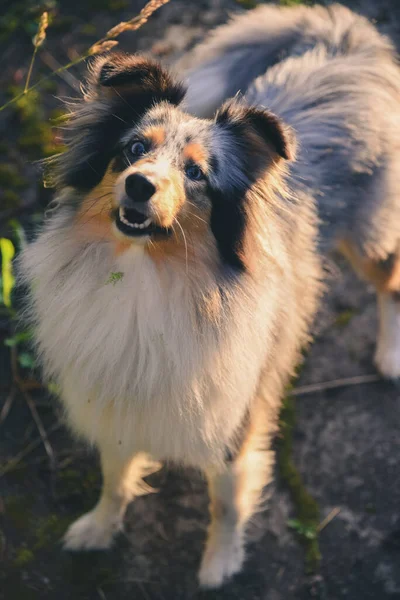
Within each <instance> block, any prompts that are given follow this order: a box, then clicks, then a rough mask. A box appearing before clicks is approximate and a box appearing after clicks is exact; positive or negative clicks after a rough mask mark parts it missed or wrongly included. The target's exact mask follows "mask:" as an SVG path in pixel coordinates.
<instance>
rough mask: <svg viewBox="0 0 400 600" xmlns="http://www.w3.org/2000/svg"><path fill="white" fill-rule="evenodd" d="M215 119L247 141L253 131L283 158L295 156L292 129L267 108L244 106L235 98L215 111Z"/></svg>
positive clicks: (289, 158)
mask: <svg viewBox="0 0 400 600" xmlns="http://www.w3.org/2000/svg"><path fill="white" fill-rule="evenodd" d="M215 121H216V123H217V124H219V125H221V126H225V127H228V128H230V129H231V130H232V131H233V132H236V133H237V135H239V136H241V137H244V138H247V139H248V140H249V141H250V140H251V136H252V134H253V135H254V133H255V134H256V135H257V136H259V138H260V139H261V140H263V141H264V142H265V143H266V144H267V147H268V148H269V149H270V150H272V152H273V153H275V154H276V155H277V156H279V157H281V158H284V159H285V160H294V158H295V155H296V140H295V136H294V132H293V130H292V129H291V128H290V127H287V126H286V125H284V123H283V122H282V121H281V120H280V119H279V118H278V117H277V116H276V115H274V114H273V113H272V112H270V111H269V110H266V109H263V108H256V107H253V106H246V105H245V104H242V103H240V102H238V101H237V100H234V101H228V102H227V103H225V104H224V105H223V106H222V107H221V108H220V110H219V111H218V112H217V114H216V117H215Z"/></svg>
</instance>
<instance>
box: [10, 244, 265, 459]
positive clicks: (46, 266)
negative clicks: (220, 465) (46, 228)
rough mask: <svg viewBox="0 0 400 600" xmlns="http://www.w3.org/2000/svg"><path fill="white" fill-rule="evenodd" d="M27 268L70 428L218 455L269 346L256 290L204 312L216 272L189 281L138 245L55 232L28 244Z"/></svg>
mask: <svg viewBox="0 0 400 600" xmlns="http://www.w3.org/2000/svg"><path fill="white" fill-rule="evenodd" d="M60 238H61V240H60ZM22 268H23V271H24V273H25V274H27V275H28V278H29V279H30V281H31V282H32V284H33V285H32V287H33V296H34V311H35V314H36V319H37V339H38V345H39V349H40V351H41V353H42V356H43V363H44V365H45V367H46V368H47V370H48V372H49V374H50V376H53V377H55V378H56V379H57V380H58V382H59V383H60V384H61V386H62V390H63V394H62V397H63V401H64V403H65V405H66V408H67V413H68V416H69V420H70V422H71V424H72V426H73V428H74V430H76V431H77V432H78V433H80V434H82V435H83V436H84V437H86V438H89V439H91V440H93V442H95V443H97V444H100V445H105V444H106V445H107V446H111V447H115V448H116V449H117V450H118V451H120V452H124V453H125V452H126V453H127V454H130V453H132V452H135V451H137V450H138V451H139V450H145V451H148V452H150V453H151V454H153V455H154V456H155V457H157V458H162V459H171V460H175V461H178V462H186V463H188V464H194V465H198V466H203V465H205V464H207V463H209V462H213V463H215V462H216V461H217V462H218V461H219V460H221V459H222V456H223V453H224V451H225V448H226V444H229V442H230V441H232V437H233V435H234V433H235V430H236V428H237V427H238V426H239V425H240V421H241V419H242V418H243V416H244V414H245V411H246V408H247V406H248V403H249V401H250V399H251V397H252V396H253V394H254V392H255V388H256V386H257V383H258V378H259V374H260V369H261V367H262V364H263V362H264V357H265V352H266V348H264V347H263V346H265V340H266V339H268V336H267V331H263V327H262V325H261V329H260V323H265V322H266V321H267V320H266V319H265V318H264V319H259V318H257V315H256V314H255V313H254V308H255V307H254V304H253V302H252V301H251V300H249V297H251V295H252V294H251V293H250V296H249V289H246V297H245V295H244V292H243V296H242V293H240V292H239V293H238V291H236V292H235V294H234V297H235V301H234V303H231V305H230V306H229V308H228V305H227V306H226V307H225V308H224V307H223V308H222V310H219V312H218V311H217V313H218V314H217V317H216V316H215V314H214V315H213V316H207V311H203V312H202V311H201V310H200V309H201V304H202V303H203V302H211V303H212V302H213V298H212V296H213V294H218V287H217V285H216V283H215V282H213V280H212V278H210V281H209V282H207V281H206V280H204V279H203V280H202V281H201V282H198V281H193V279H191V276H190V274H189V273H187V272H186V270H185V266H184V265H183V266H182V268H180V269H176V268H170V269H168V268H164V269H161V270H160V269H159V267H157V266H156V265H155V264H154V262H153V261H152V259H151V258H150V257H149V256H148V255H147V254H146V253H145V252H144V251H143V249H142V248H141V247H140V246H133V247H132V250H129V251H127V252H125V253H124V254H123V255H121V256H120V257H119V258H115V257H113V255H112V252H111V251H110V248H109V247H108V246H107V245H106V244H104V245H103V246H101V245H97V246H96V247H95V246H92V247H87V248H86V249H82V248H81V249H80V251H79V253H77V250H76V242H75V245H73V244H72V243H71V242H70V241H69V240H68V237H67V236H65V238H64V239H62V236H60V234H58V236H55V235H54V234H52V233H44V234H42V236H41V237H40V238H39V239H38V241H36V242H35V243H34V244H33V245H32V246H30V247H29V248H28V250H27V251H26V252H25V254H24V256H23V260H22ZM115 272H118V273H121V275H119V276H117V277H116V276H115V275H114V279H117V281H116V282H115V283H106V282H107V280H109V278H110V275H111V274H112V273H115ZM194 276H195V275H193V277H194ZM200 283H201V285H200ZM199 285H200V288H199ZM196 286H197V287H196ZM250 292H251V291H250ZM255 296H256V294H254V295H253V297H255ZM219 300H221V297H220V296H219ZM245 302H247V303H248V306H247V308H246V307H245V306H244V305H243V303H245ZM256 304H259V301H257V302H256ZM211 312H212V311H211ZM239 366H240V367H239ZM238 367H239V368H238Z"/></svg>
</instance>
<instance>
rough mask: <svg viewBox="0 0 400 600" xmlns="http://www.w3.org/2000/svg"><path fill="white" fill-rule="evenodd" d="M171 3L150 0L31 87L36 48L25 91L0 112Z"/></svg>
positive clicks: (113, 44)
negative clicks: (133, 15)
mask: <svg viewBox="0 0 400 600" xmlns="http://www.w3.org/2000/svg"><path fill="white" fill-rule="evenodd" d="M169 1H170V0H150V2H148V3H147V4H146V6H145V7H144V8H142V10H141V11H140V13H139V14H138V15H137V16H136V17H133V19H131V20H130V21H126V22H123V23H119V24H118V25H116V26H115V27H113V28H112V29H110V30H109V31H107V33H106V35H105V36H104V37H102V38H101V39H100V40H98V41H97V42H95V43H94V44H93V45H92V46H90V48H89V49H88V50H87V51H86V52H85V53H84V54H82V55H81V56H79V57H78V58H76V59H74V60H72V61H71V62H69V63H68V64H66V65H63V66H62V67H60V68H58V69H56V70H55V71H53V72H52V73H50V75H47V76H46V77H42V79H40V80H39V81H38V82H37V83H35V84H34V85H31V86H30V87H29V80H30V76H31V72H32V66H33V61H34V59H35V54H36V52H37V49H38V47H39V46H35V50H34V53H33V57H32V61H31V66H30V68H29V72H28V76H27V82H26V84H25V89H24V91H23V92H22V93H21V94H18V95H17V96H14V97H13V98H11V100H9V101H8V102H6V103H5V104H3V106H0V112H1V111H2V110H4V109H5V108H7V107H8V106H11V105H12V104H14V103H15V102H17V101H18V100H19V99H20V98H22V96H24V95H25V94H28V93H29V92H30V91H32V90H34V89H36V88H38V87H40V86H41V85H42V84H43V83H44V82H45V81H48V80H49V79H51V78H52V77H54V76H55V75H59V74H60V73H62V72H63V71H66V70H67V69H70V68H71V67H74V66H76V65H79V64H80V63H81V62H83V61H84V60H85V59H86V58H88V57H89V56H91V55H93V54H98V53H99V52H105V51H108V50H110V49H111V48H112V47H113V46H115V45H116V44H117V43H118V42H116V41H115V40H113V38H116V37H118V36H119V35H120V34H121V33H123V32H124V31H136V30H137V29H139V28H140V27H142V25H144V24H145V23H146V22H147V21H148V20H149V18H150V17H151V15H152V14H153V13H154V12H155V11H156V10H158V9H159V8H161V6H163V5H164V4H167V3H168V2H169ZM43 14H44V13H43ZM42 16H43V15H42ZM44 31H45V30H44ZM43 33H44V32H43ZM37 35H38V36H39V31H38V34H37ZM40 40H41V37H40V38H39V37H38V41H40ZM43 41H44V38H43V40H42V42H41V43H43ZM111 41H112V42H113V43H112V44H111V43H110V42H111Z"/></svg>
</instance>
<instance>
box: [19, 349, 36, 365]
mask: <svg viewBox="0 0 400 600" xmlns="http://www.w3.org/2000/svg"><path fill="white" fill-rule="evenodd" d="M18 362H19V364H20V365H21V367H24V368H25V369H33V367H34V366H35V359H34V357H33V355H32V354H30V353H29V352H21V354H19V355H18Z"/></svg>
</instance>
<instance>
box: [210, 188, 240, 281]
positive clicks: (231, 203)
mask: <svg viewBox="0 0 400 600" xmlns="http://www.w3.org/2000/svg"><path fill="white" fill-rule="evenodd" d="M244 194H245V190H240V189H237V190H235V191H234V192H233V193H230V194H227V193H226V192H222V191H219V190H215V189H213V188H211V186H210V187H209V189H208V196H209V198H210V199H211V203H212V209H211V219H210V227H211V231H212V232H213V235H214V237H215V239H216V242H217V246H218V252H219V254H220V256H221V259H222V261H223V262H224V263H225V264H227V265H229V266H230V267H232V268H233V269H235V270H236V271H244V269H245V266H244V264H243V260H242V258H241V250H242V246H243V235H244V229H245V225H246V215H245V211H244Z"/></svg>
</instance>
